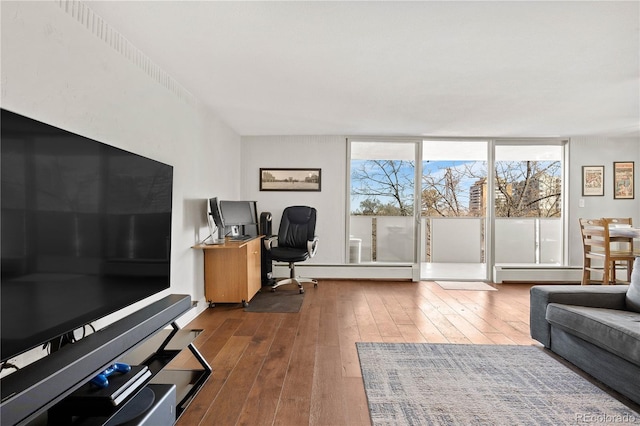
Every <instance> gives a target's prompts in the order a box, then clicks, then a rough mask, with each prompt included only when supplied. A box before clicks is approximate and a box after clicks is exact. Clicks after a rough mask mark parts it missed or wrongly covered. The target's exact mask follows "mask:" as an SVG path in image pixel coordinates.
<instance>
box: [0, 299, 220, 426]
mask: <svg viewBox="0 0 640 426" xmlns="http://www.w3.org/2000/svg"><path fill="white" fill-rule="evenodd" d="M191 307H192V305H191V297H189V296H188V295H176V294H174V295H169V296H167V297H165V298H163V299H160V300H158V301H156V302H153V303H152V304H150V305H148V306H146V307H144V308H142V309H140V310H138V311H136V312H134V313H132V314H130V315H128V316H127V317H125V318H123V319H121V320H119V321H116V322H114V323H112V324H111V325H109V326H107V327H105V328H103V329H101V330H98V331H97V332H96V333H93V334H90V335H88V336H86V337H85V338H83V339H80V340H78V341H77V342H76V343H74V344H72V345H66V346H64V347H63V348H61V349H60V350H59V351H57V352H54V353H52V354H50V355H48V356H46V357H45V358H43V359H41V360H39V361H36V362H34V363H33V364H30V365H28V366H26V367H24V368H23V369H21V370H19V371H16V372H14V373H12V374H10V375H8V376H6V377H3V378H2V381H1V385H2V386H1V387H0V390H1V392H2V400H1V403H0V418H1V419H2V424H3V425H7V426H8V425H35V424H37V425H41V424H43V422H42V420H43V418H44V420H45V422H46V420H47V413H49V416H48V417H49V418H51V417H53V418H54V419H55V418H58V416H62V418H63V419H69V415H71V416H72V417H71V419H72V420H71V421H70V422H71V424H74V425H75V424H76V423H75V420H78V418H79V415H77V414H75V413H73V412H68V411H65V410H60V409H61V407H63V406H64V404H65V403H64V402H63V401H64V400H65V398H67V397H69V396H70V395H72V394H73V393H74V392H76V391H77V390H78V389H80V388H82V387H83V386H85V385H86V384H87V383H88V382H89V380H91V379H92V378H93V377H95V376H96V375H97V374H98V373H100V372H102V371H103V370H104V369H105V368H106V367H108V366H110V365H112V364H113V363H114V362H127V361H128V362H129V363H130V364H132V365H146V366H147V367H148V369H149V370H150V371H151V375H150V376H149V377H148V378H147V379H148V380H149V382H147V383H142V384H141V383H140V382H138V383H137V385H138V386H137V387H136V388H135V389H134V390H133V391H132V392H131V393H130V394H128V396H126V398H124V399H123V401H122V402H120V404H118V405H117V406H116V407H113V408H109V410H107V412H101V413H100V414H99V415H98V416H97V417H93V418H92V417H87V416H86V414H84V413H83V414H82V416H84V419H85V420H87V422H86V423H85V422H84V421H82V422H78V423H77V424H82V425H85V424H91V425H94V424H104V423H105V422H108V420H109V418H111V417H112V416H114V415H116V414H117V413H118V412H119V411H121V410H124V408H126V406H127V404H128V403H130V402H131V401H132V400H133V399H135V398H136V395H137V394H138V393H140V392H141V391H142V390H143V389H146V388H148V387H153V388H154V389H156V390H158V389H166V386H164V385H160V384H158V383H168V384H170V385H176V386H175V393H172V395H176V397H175V400H176V403H177V405H176V419H177V418H178V416H179V415H180V414H182V412H183V411H184V409H185V408H186V407H187V405H188V404H189V402H190V401H191V400H192V399H193V397H194V396H195V394H196V393H197V392H198V391H199V390H200V387H201V386H202V385H203V384H204V382H205V381H206V380H207V379H208V377H209V376H210V374H211V367H210V366H209V365H208V364H207V362H206V360H205V359H204V358H203V357H202V356H201V355H200V353H199V352H198V350H197V349H196V348H195V346H194V345H193V340H194V339H195V338H196V337H197V335H198V334H199V331H198V330H181V329H179V328H178V326H177V325H176V322H175V321H176V320H177V319H178V318H180V317H181V316H182V315H184V314H185V313H186V312H187V311H188V310H189V309H191ZM168 325H171V327H172V329H166V328H165V327H167V326H168ZM185 348H187V349H189V351H190V352H191V354H192V355H193V356H194V357H195V358H196V359H197V361H198V362H199V364H200V367H201V368H196V369H188V370H182V371H181V370H173V369H170V368H171V367H172V366H169V365H168V364H169V362H170V361H172V360H173V359H174V358H175V356H176V355H178V353H180V352H181V350H183V349H185ZM135 357H138V358H137V359H139V360H140V361H137V359H136V358H135ZM125 360H126V361H125ZM165 367H168V368H165ZM190 367H191V365H190ZM112 377H113V376H112ZM114 382H115V380H114ZM163 386H164V387H163ZM171 388H173V386H171ZM165 394H166V392H165ZM78 405H79V404H76V406H78ZM54 407H55V408H54ZM75 410H77V408H73V409H72V410H71V411H75ZM50 423H51V422H50ZM66 423H68V422H61V423H55V424H66Z"/></svg>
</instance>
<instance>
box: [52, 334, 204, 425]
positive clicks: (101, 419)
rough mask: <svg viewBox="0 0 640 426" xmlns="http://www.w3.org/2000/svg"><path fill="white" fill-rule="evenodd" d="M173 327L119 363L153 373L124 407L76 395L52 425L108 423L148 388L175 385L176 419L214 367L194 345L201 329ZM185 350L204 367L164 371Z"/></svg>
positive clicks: (63, 404)
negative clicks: (149, 386)
mask: <svg viewBox="0 0 640 426" xmlns="http://www.w3.org/2000/svg"><path fill="white" fill-rule="evenodd" d="M171 326H172V329H163V330H161V331H159V332H158V333H156V334H155V335H154V336H152V337H150V338H149V339H147V340H146V341H145V342H143V343H142V344H140V345H139V346H137V347H136V348H134V349H133V350H131V351H130V352H128V353H127V354H126V355H124V356H123V357H122V358H121V359H120V360H119V362H124V363H126V364H129V365H131V366H132V367H133V366H137V368H140V366H145V367H146V368H147V369H148V371H149V372H150V373H151V374H150V377H149V379H148V380H147V381H146V382H145V383H144V385H140V386H139V388H137V389H134V391H133V392H132V393H131V395H130V396H128V397H127V399H126V400H124V401H123V402H122V403H121V404H118V405H117V406H113V407H112V406H110V405H109V402H110V401H109V400H107V401H97V402H98V403H96V402H95V401H92V399H93V397H92V396H85V395H84V394H83V392H79V393H74V394H72V395H70V396H69V397H67V398H66V399H65V400H63V401H62V402H61V403H59V404H58V405H56V406H55V407H54V408H53V409H52V410H50V413H49V423H50V424H55V425H74V426H76V425H77V426H80V425H81V426H88V425H106V424H109V420H110V419H111V418H112V417H113V416H115V415H116V414H117V413H119V412H120V410H124V409H125V407H126V405H127V404H128V403H129V402H130V401H132V400H133V398H135V397H136V395H138V392H141V391H142V390H143V389H144V388H145V386H147V385H175V403H176V405H175V407H176V411H175V416H176V420H177V419H178V418H179V417H180V415H181V414H182V413H183V412H184V410H185V409H186V408H187V406H188V405H189V403H190V402H191V400H192V399H193V397H194V396H195V395H196V393H197V392H198V391H199V390H200V387H201V386H202V385H203V384H204V382H205V381H206V380H207V378H208V377H209V375H210V374H211V367H210V366H209V364H208V363H207V362H206V360H204V358H203V357H202V356H201V355H200V353H199V352H198V350H197V349H196V347H195V346H194V345H193V340H194V339H195V338H196V337H197V336H198V335H199V334H200V333H201V332H202V330H182V329H180V328H179V327H178V325H177V324H176V323H175V322H172V323H171ZM185 348H188V349H189V351H190V352H191V355H193V356H194V357H195V358H196V360H197V361H198V362H199V363H200V366H201V367H202V368H197V369H173V368H169V369H167V368H165V367H167V365H168V364H169V363H170V362H171V361H173V359H174V358H175V357H176V356H177V355H178V354H179V353H180V352H182V350H183V349H185ZM112 377H113V376H112ZM92 402H93V404H92ZM100 402H102V404H100ZM92 406H93V407H92ZM105 406H106V408H103V407H105ZM94 407H95V408H94ZM52 420H53V422H52ZM149 426H154V425H149Z"/></svg>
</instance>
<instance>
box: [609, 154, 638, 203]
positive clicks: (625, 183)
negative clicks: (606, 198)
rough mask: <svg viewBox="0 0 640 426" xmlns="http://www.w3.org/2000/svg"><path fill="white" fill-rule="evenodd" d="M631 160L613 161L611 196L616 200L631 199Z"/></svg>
mask: <svg viewBox="0 0 640 426" xmlns="http://www.w3.org/2000/svg"><path fill="white" fill-rule="evenodd" d="M633 167H634V164H633V161H625V162H622V161H621V162H615V163H613V198H614V199H616V200H631V199H633V195H634V194H633V193H634V188H633V179H634V170H633Z"/></svg>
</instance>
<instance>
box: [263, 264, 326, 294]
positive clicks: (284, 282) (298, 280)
mask: <svg viewBox="0 0 640 426" xmlns="http://www.w3.org/2000/svg"><path fill="white" fill-rule="evenodd" d="M289 271H290V274H289V278H285V279H283V280H280V281H278V282H277V283H275V284H274V285H272V286H271V291H276V288H278V287H280V286H283V285H287V284H295V285H297V286H298V289H299V290H300V294H303V293H304V287H303V286H302V284H303V283H311V284H313V286H314V287H318V280H314V279H313V278H302V277H296V265H295V264H294V263H293V262H292V263H289Z"/></svg>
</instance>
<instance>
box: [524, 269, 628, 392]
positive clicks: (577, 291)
mask: <svg viewBox="0 0 640 426" xmlns="http://www.w3.org/2000/svg"><path fill="white" fill-rule="evenodd" d="M530 327H531V337H533V338H534V339H536V340H538V341H539V342H540V343H542V344H543V345H544V346H545V347H547V348H549V349H551V350H552V351H553V352H555V353H556V354H558V355H560V356H561V357H562V358H564V359H566V360H567V361H569V362H571V363H572V364H574V365H576V366H577V367H579V368H580V369H581V370H583V371H585V372H587V373H588V374H590V375H591V376H593V377H595V378H596V379H598V380H600V381H601V382H603V383H604V384H606V385H607V386H609V387H611V388H612V389H614V390H616V391H617V392H619V393H621V394H622V395H624V396H626V397H627V398H629V399H630V400H632V401H634V402H635V403H638V404H640V257H638V258H636V259H635V262H634V268H633V275H632V277H631V284H630V285H611V286H600V285H597V286H577V285H538V286H533V287H532V288H531V305H530Z"/></svg>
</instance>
